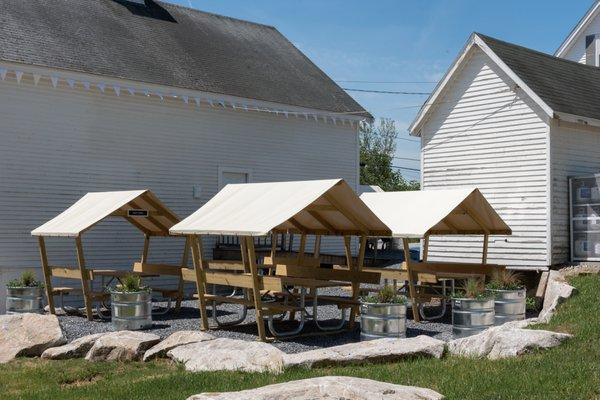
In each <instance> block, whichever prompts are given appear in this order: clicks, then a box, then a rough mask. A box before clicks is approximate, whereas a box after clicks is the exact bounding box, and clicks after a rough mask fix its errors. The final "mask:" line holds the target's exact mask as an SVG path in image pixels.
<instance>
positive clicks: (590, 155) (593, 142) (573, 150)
mask: <svg viewBox="0 0 600 400" xmlns="http://www.w3.org/2000/svg"><path fill="white" fill-rule="evenodd" d="M550 132H551V136H550V143H551V151H552V153H551V158H552V263H553V264H559V263H564V262H567V261H569V240H570V239H569V182H568V178H569V177H571V176H578V175H590V174H595V173H598V172H600V157H599V156H598V154H600V132H590V131H586V130H579V129H578V130H575V129H569V128H566V127H563V126H558V125H556V124H553V125H552V127H551V131H550Z"/></svg>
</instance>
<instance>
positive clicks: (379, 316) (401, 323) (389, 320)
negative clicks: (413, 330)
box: [360, 303, 406, 340]
mask: <svg viewBox="0 0 600 400" xmlns="http://www.w3.org/2000/svg"><path fill="white" fill-rule="evenodd" d="M403 337H406V305H405V304H387V303H362V304H361V305H360V340H372V339H381V338H403Z"/></svg>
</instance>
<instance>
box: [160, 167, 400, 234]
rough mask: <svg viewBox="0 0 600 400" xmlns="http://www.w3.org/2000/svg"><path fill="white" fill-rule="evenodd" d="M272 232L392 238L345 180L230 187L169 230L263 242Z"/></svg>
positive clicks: (244, 184) (233, 185) (248, 184)
mask: <svg viewBox="0 0 600 400" xmlns="http://www.w3.org/2000/svg"><path fill="white" fill-rule="evenodd" d="M270 232H293V233H306V234H322V235H367V236H388V235H389V234H391V231H390V230H389V228H388V227H387V226H386V225H385V224H384V223H383V222H381V220H380V219H379V218H377V216H376V215H375V214H374V213H373V212H372V211H371V210H370V209H369V208H368V207H367V206H366V205H365V204H364V203H363V202H362V201H361V200H360V199H359V197H358V196H357V195H356V193H354V191H353V190H352V188H351V187H350V186H349V185H348V184H347V183H346V182H345V181H344V180H343V179H330V180H316V181H295V182H269V183H243V184H230V185H227V186H225V187H224V188H223V189H222V190H221V191H220V192H219V193H217V194H216V195H215V196H214V197H213V198H212V199H210V201H208V202H207V203H206V204H205V205H204V206H202V207H201V208H200V209H199V210H197V211H196V212H195V213H193V214H192V215H190V216H189V217H187V218H185V219H184V220H183V221H181V222H180V223H178V224H177V225H175V226H173V228H171V233H174V234H207V235H208V234H213V235H239V236H263V235H267V234H269V233H270Z"/></svg>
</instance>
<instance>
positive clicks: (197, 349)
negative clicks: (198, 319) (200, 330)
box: [167, 338, 284, 373]
mask: <svg viewBox="0 0 600 400" xmlns="http://www.w3.org/2000/svg"><path fill="white" fill-rule="evenodd" d="M283 355H284V353H283V352H282V351H281V350H279V349H278V348H276V347H275V346H273V345H270V344H268V343H262V342H247V341H244V340H235V339H226V338H220V339H214V340H208V341H204V342H198V343H191V344H186V345H183V346H178V347H175V348H174V349H172V350H170V351H168V352H167V356H168V357H170V358H171V359H173V360H175V361H178V362H181V363H183V364H184V365H185V369H186V370H187V371H192V372H199V371H245V372H272V373H280V372H281V371H282V370H283Z"/></svg>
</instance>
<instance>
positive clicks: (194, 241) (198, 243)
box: [188, 235, 216, 331]
mask: <svg viewBox="0 0 600 400" xmlns="http://www.w3.org/2000/svg"><path fill="white" fill-rule="evenodd" d="M188 238H189V244H190V246H192V262H193V264H194V272H195V274H196V290H197V291H198V306H199V307H200V318H201V321H202V322H201V325H200V329H201V330H203V331H206V330H208V315H207V314H206V299H205V297H204V295H205V294H206V277H205V269H204V263H203V259H204V257H203V256H202V253H203V250H202V239H201V238H200V237H199V236H197V235H190V236H188ZM213 312H216V310H213Z"/></svg>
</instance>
